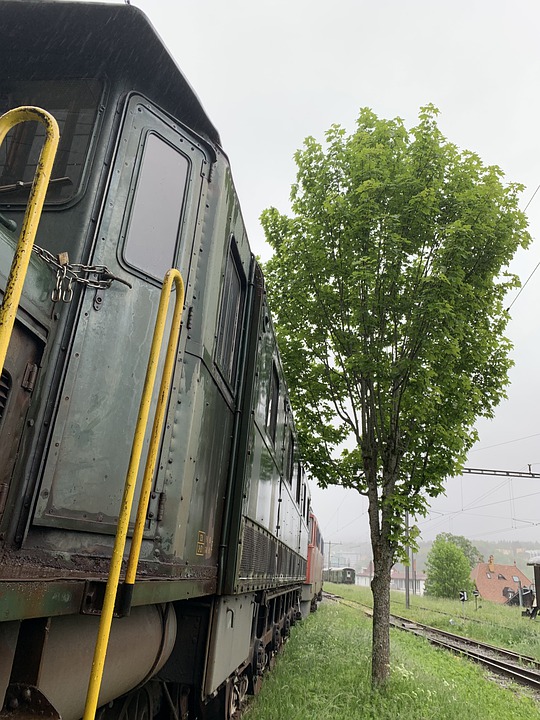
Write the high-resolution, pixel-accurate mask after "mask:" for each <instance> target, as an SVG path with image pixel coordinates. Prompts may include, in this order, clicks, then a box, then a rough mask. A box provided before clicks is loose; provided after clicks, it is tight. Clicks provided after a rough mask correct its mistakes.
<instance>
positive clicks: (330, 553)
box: [328, 541, 343, 570]
mask: <svg viewBox="0 0 540 720" xmlns="http://www.w3.org/2000/svg"><path fill="white" fill-rule="evenodd" d="M332 545H343V543H340V542H334V543H333V542H331V541H329V542H328V570H330V568H331V567H332Z"/></svg>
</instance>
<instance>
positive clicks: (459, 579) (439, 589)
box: [425, 535, 474, 599]
mask: <svg viewBox="0 0 540 720" xmlns="http://www.w3.org/2000/svg"><path fill="white" fill-rule="evenodd" d="M470 574H471V566H470V562H469V559H468V558H467V556H466V555H465V553H464V552H463V550H462V549H461V548H460V547H459V546H458V545H456V544H455V543H454V542H453V541H452V540H447V539H445V538H444V537H442V536H441V535H437V537H436V539H435V542H434V543H433V545H432V547H431V550H430V551H429V554H428V557H427V562H426V575H427V579H426V587H425V593H426V595H432V596H433V597H441V598H456V599H457V598H458V597H459V591H460V590H466V591H467V592H469V593H471V592H472V591H473V590H474V586H473V583H472V581H471V578H470Z"/></svg>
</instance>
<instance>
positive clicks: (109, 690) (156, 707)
mask: <svg viewBox="0 0 540 720" xmlns="http://www.w3.org/2000/svg"><path fill="white" fill-rule="evenodd" d="M300 592H301V588H300V587H299V586H294V587H288V588H282V589H280V590H274V591H272V592H265V591H261V592H258V593H253V594H251V595H244V596H242V600H243V602H244V603H246V604H247V606H248V607H249V612H250V618H251V622H250V625H251V627H249V628H247V630H248V635H247V637H241V638H240V641H241V642H243V643H244V646H245V648H246V649H247V650H246V655H245V657H244V658H243V659H242V661H241V662H240V663H239V664H238V665H237V666H236V667H235V668H234V670H233V671H232V672H231V673H230V674H229V675H228V677H227V678H226V680H225V681H224V682H221V683H220V684H219V686H218V687H217V688H216V689H214V690H213V691H212V692H211V693H209V694H208V693H207V692H205V689H206V688H207V687H208V683H209V681H210V678H209V672H210V670H209V669H211V668H213V667H218V669H219V667H220V665H222V662H223V660H222V658H223V645H222V643H221V642H218V641H220V640H222V638H221V637H220V636H219V619H218V618H217V614H216V607H217V605H218V604H221V605H222V606H223V605H227V604H228V603H229V604H230V601H235V602H236V603H238V597H235V596H230V597H223V598H213V599H212V598H208V599H207V600H205V599H204V598H199V599H198V600H197V601H180V602H177V603H168V604H161V605H146V606H141V607H135V608H133V609H132V611H131V614H130V616H129V617H124V618H116V619H115V620H114V621H113V627H112V631H111V639H110V643H109V650H108V653H107V662H106V668H105V673H104V683H103V687H102V690H101V693H100V708H99V710H98V713H97V715H96V717H97V718H98V720H151V719H152V718H153V717H156V718H159V719H160V720H161V719H163V720H165V719H170V720H182V719H184V718H190V719H193V718H198V719H199V720H230V719H231V718H233V717H234V715H235V713H236V712H237V711H238V710H239V709H240V707H241V706H242V704H243V703H244V700H245V698H246V696H247V695H255V694H257V693H258V691H259V689H260V687H261V682H262V678H263V675H264V673H265V671H266V670H267V669H271V668H272V667H273V665H274V663H275V658H276V656H277V654H278V652H279V651H280V650H281V649H282V647H283V644H284V643H285V641H286V640H287V638H288V637H289V634H290V629H291V627H292V626H293V625H294V624H295V623H296V622H297V621H298V620H299V619H300V617H301V614H300V606H299V598H300ZM225 617H226V618H229V617H230V618H231V623H232V624H231V625H230V629H231V631H232V629H233V627H235V629H236V632H235V635H236V636H238V635H239V633H238V626H235V622H236V619H237V618H236V616H235V614H233V615H231V614H230V610H229V611H227V610H226V611H225ZM98 622H99V618H98V617H94V616H84V615H66V616H57V617H49V618H34V619H28V620H23V621H12V622H10V623H2V625H1V626H0V629H1V630H2V633H1V634H0V648H1V650H2V653H1V658H0V692H1V693H2V694H3V693H4V691H5V697H4V703H3V708H2V711H1V712H0V718H1V720H7V719H8V718H9V719H10V720H14V718H17V719H18V718H26V717H29V716H35V715H41V716H46V717H49V718H53V719H56V720H78V719H79V718H80V717H81V716H82V714H83V710H84V703H85V696H86V689H87V682H88V674H89V671H90V666H91V661H92V652H93V647H94V643H95V637H96V633H97V626H98ZM236 640H237V641H238V637H237V638H236ZM129 647H131V648H132V652H129V661H126V648H129ZM36 648H39V651H37V650H36ZM29 649H31V652H30V650H29ZM68 676H69V683H67V682H66V678H67V677H68Z"/></svg>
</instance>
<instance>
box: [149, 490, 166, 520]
mask: <svg viewBox="0 0 540 720" xmlns="http://www.w3.org/2000/svg"><path fill="white" fill-rule="evenodd" d="M166 499H167V497H166V495H165V492H159V493H158V492H153V493H152V494H151V495H150V502H149V503H148V513H147V515H146V517H147V518H148V520H157V521H158V522H161V521H162V520H163V512H164V509H165V500H166Z"/></svg>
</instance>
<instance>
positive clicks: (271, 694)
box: [244, 586, 540, 720]
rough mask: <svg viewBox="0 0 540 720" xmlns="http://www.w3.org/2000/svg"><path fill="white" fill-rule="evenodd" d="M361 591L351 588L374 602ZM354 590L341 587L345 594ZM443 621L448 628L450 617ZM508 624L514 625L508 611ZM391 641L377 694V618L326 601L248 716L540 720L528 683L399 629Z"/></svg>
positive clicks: (297, 633)
mask: <svg viewBox="0 0 540 720" xmlns="http://www.w3.org/2000/svg"><path fill="white" fill-rule="evenodd" d="M334 589H335V588H334ZM359 590H360V589H359V588H350V589H349V591H346V593H347V594H349V592H352V593H354V595H353V596H354V597H355V598H356V599H360V597H359V595H360V596H361V599H363V600H367V599H368V595H364V594H359V593H358V591H359ZM346 593H344V592H343V588H342V587H341V586H340V594H346ZM398 597H400V598H401V600H402V601H403V595H401V596H399V595H398ZM414 600H416V601H417V604H418V605H420V604H422V605H424V604H426V605H427V603H425V601H426V598H415V599H413V605H414ZM455 605H456V603H454V604H453V606H454V608H455ZM403 609H404V608H403ZM441 609H443V610H444V607H442V608H441ZM456 609H457V611H458V612H459V610H460V608H459V607H457V608H456ZM483 609H484V608H483ZM393 610H394V611H395V612H397V607H396V608H393ZM499 610H500V609H499ZM416 612H419V611H418V610H417V611H416ZM478 612H480V611H478ZM401 614H404V613H401ZM433 615H435V613H433ZM441 617H442V618H445V616H441ZM458 619H459V616H458V617H456V620H458ZM519 620H520V621H521V623H522V625H521V627H522V628H523V626H524V625H525V626H527V623H529V624H530V625H533V626H534V628H536V627H538V633H539V634H540V625H534V623H530V622H529V621H526V620H523V619H521V617H520V618H519ZM429 622H430V623H431V620H430V621H429ZM443 622H446V625H447V626H448V617H446V619H445V620H443ZM431 624H435V623H431ZM470 624H471V625H472V624H473V623H470ZM504 624H505V625H510V623H509V622H507V619H506V617H505V620H504ZM475 625H476V624H475ZM454 629H455V626H454ZM391 642H392V658H391V666H392V675H391V680H390V682H389V684H388V686H387V687H386V688H385V689H384V691H380V692H372V690H371V687H370V663H371V657H370V646H371V620H370V619H369V618H367V617H365V616H364V615H363V613H361V612H359V611H357V610H354V609H350V608H348V607H344V606H339V605H336V604H333V603H330V602H328V601H327V602H324V603H322V605H321V606H320V607H319V610H318V612H317V613H316V614H315V615H312V616H311V617H310V618H309V619H308V620H307V621H305V622H303V623H301V624H300V625H297V626H296V627H295V628H293V631H292V636H291V638H290V640H289V642H288V643H287V646H286V647H285V650H284V652H283V653H282V654H281V657H280V658H279V660H278V662H277V664H276V667H275V668H274V670H273V671H272V673H270V675H268V676H267V677H266V679H265V682H264V683H263V687H262V690H261V693H260V694H259V696H258V697H257V698H256V699H255V700H254V701H253V703H252V705H251V706H250V708H249V709H248V710H247V712H246V713H245V716H244V718H245V720H312V719H313V720H371V719H373V720H375V719H376V720H399V719H400V718H403V719H406V720H476V719H477V718H481V719H482V720H500V719H501V718H504V717H510V718H512V720H522V719H523V720H534V719H535V718H538V719H540V705H539V704H538V703H536V702H535V701H534V700H533V699H532V698H531V697H530V696H529V694H528V693H527V691H526V690H524V689H522V688H521V687H517V686H515V685H508V686H507V687H506V688H503V687H501V686H500V685H499V684H498V683H497V682H493V681H490V680H489V679H487V676H486V674H485V672H484V671H483V670H482V669H481V668H479V667H477V666H475V665H474V664H472V663H470V662H468V661H466V660H464V659H462V658H460V657H458V656H455V655H452V654H450V653H447V652H445V651H443V650H438V649H436V648H434V647H432V646H431V645H429V643H427V642H426V641H424V640H423V639H421V638H417V637H414V636H412V635H409V634H406V633H403V632H401V631H399V630H392V631H391ZM492 642H493V644H503V643H502V642H500V640H496V639H492ZM529 654H530V653H529Z"/></svg>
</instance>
